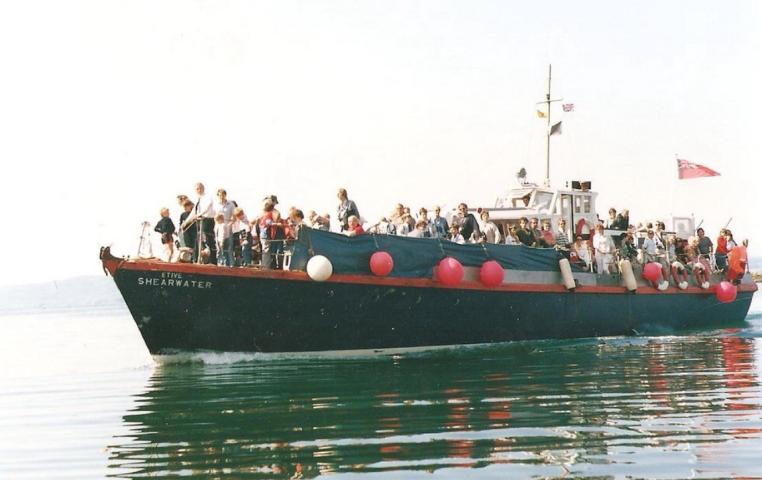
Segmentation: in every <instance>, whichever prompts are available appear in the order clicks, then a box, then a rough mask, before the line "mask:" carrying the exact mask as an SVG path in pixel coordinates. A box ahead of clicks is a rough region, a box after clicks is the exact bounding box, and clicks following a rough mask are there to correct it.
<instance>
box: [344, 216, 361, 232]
mask: <svg viewBox="0 0 762 480" xmlns="http://www.w3.org/2000/svg"><path fill="white" fill-rule="evenodd" d="M363 233H365V230H363V228H362V225H360V219H359V218H357V215H350V216H349V218H348V219H347V229H346V231H345V232H344V234H345V235H346V236H348V237H356V236H358V235H362V234H363Z"/></svg>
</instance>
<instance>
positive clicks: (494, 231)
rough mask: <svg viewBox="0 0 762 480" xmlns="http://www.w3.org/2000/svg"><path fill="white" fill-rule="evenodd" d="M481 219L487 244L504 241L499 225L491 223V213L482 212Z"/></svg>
mask: <svg viewBox="0 0 762 480" xmlns="http://www.w3.org/2000/svg"><path fill="white" fill-rule="evenodd" d="M481 218H482V234H483V235H484V240H485V241H486V242H487V243H500V242H501V241H502V240H503V238H502V236H501V235H500V230H498V228H497V225H495V224H494V223H493V222H490V221H489V212H488V211H487V210H482V213H481Z"/></svg>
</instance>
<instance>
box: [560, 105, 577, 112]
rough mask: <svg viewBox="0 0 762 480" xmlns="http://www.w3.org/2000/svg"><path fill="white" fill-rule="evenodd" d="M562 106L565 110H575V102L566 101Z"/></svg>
mask: <svg viewBox="0 0 762 480" xmlns="http://www.w3.org/2000/svg"><path fill="white" fill-rule="evenodd" d="M561 107H562V108H563V109H564V112H573V111H574V104H573V103H564V104H563V105H561Z"/></svg>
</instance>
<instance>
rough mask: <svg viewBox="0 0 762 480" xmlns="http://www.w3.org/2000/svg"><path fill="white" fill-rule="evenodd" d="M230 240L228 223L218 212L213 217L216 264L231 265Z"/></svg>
mask: <svg viewBox="0 0 762 480" xmlns="http://www.w3.org/2000/svg"><path fill="white" fill-rule="evenodd" d="M230 240H231V239H230V223H228V222H226V221H225V215H224V214H223V213H218V214H217V215H215V217H214V241H215V243H216V244H217V265H222V266H227V267H232V266H233V255H232V253H233V252H232V249H231V241H230Z"/></svg>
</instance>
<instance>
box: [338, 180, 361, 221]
mask: <svg viewBox="0 0 762 480" xmlns="http://www.w3.org/2000/svg"><path fill="white" fill-rule="evenodd" d="M336 196H337V197H338V198H339V206H338V207H337V208H336V210H337V213H338V218H339V225H341V230H342V231H344V230H347V229H349V217H351V216H352V215H354V216H356V217H357V218H360V212H359V211H358V210H357V205H355V202H354V201H352V200H350V199H349V197H348V196H347V190H346V189H345V188H340V189H339V192H338V193H337V194H336Z"/></svg>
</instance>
